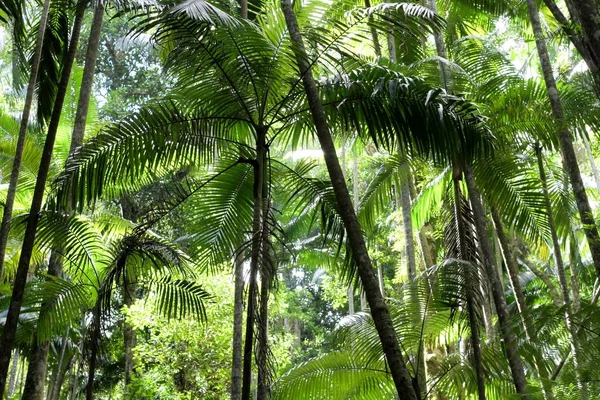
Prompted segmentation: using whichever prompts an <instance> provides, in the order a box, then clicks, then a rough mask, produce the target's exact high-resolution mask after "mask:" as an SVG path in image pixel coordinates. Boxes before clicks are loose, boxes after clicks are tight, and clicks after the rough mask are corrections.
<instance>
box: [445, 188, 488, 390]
mask: <svg viewBox="0 0 600 400" xmlns="http://www.w3.org/2000/svg"><path fill="white" fill-rule="evenodd" d="M453 182H454V219H455V220H456V230H457V231H458V247H459V250H460V258H461V259H463V260H467V261H470V260H468V258H469V256H468V255H467V243H466V240H467V237H466V229H465V226H464V221H463V217H462V209H461V202H462V193H461V191H460V181H459V180H458V179H454V181H453ZM470 281H471V280H470V279H468V280H467V282H470ZM473 290H474V289H471V288H470V287H467V288H466V298H467V314H468V317H469V327H470V329H471V347H472V348H473V349H472V351H473V365H474V367H475V377H476V379H477V398H478V399H479V400H485V398H486V397H485V370H484V369H483V357H482V355H481V337H480V336H479V319H478V318H477V312H476V307H475V296H474V291H473Z"/></svg>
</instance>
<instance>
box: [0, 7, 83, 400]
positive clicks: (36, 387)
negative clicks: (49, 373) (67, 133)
mask: <svg viewBox="0 0 600 400" xmlns="http://www.w3.org/2000/svg"><path fill="white" fill-rule="evenodd" d="M80 13H81V11H80V10H78V15H77V16H78V17H79V18H76V19H75V23H74V27H73V28H74V29H73V32H72V35H71V40H70V43H69V49H68V52H67V56H66V58H65V60H64V65H63V70H62V73H61V78H60V83H59V86H58V90H57V94H56V100H55V102H54V108H53V110H52V116H51V118H50V124H49V125H48V134H47V136H46V142H45V144H44V149H43V152H42V159H41V161H40V167H39V170H38V175H37V180H36V184H35V189H34V193H33V199H32V202H31V209H30V211H29V218H28V219H27V226H26V228H25V235H24V238H23V246H22V248H21V256H20V258H19V263H18V266H17V273H16V276H15V281H14V286H13V293H12V297H11V303H10V306H9V310H8V315H7V317H6V324H5V326H4V331H3V334H2V339H1V341H0V395H2V394H3V393H4V389H5V386H6V373H7V371H8V364H9V363H10V352H11V350H12V347H13V344H14V339H15V333H16V329H17V324H18V320H19V314H20V312H21V302H22V300H23V295H24V292H25V284H26V282H27V274H28V271H29V263H30V261H31V256H32V254H33V248H34V244H35V236H36V231H37V224H38V219H39V212H40V210H41V207H42V202H43V199H44V190H45V187H46V180H47V177H48V172H49V170H50V163H51V161H52V151H53V148H54V141H55V139H56V133H57V131H58V125H59V123H60V116H61V113H62V107H63V104H64V100H65V96H66V93H67V90H68V86H69V77H70V75H71V69H72V67H73V64H74V62H75V54H76V52H77V44H78V43H79V34H80V31H81V20H82V17H83V15H82V14H80ZM40 347H44V344H41V345H40ZM45 347H47V344H46V345H45ZM37 350H39V352H37ZM47 352H48V350H47V348H46V349H43V348H41V349H35V348H34V354H33V355H32V360H33V361H34V363H33V365H32V366H30V369H32V372H31V375H30V376H31V378H29V379H28V380H27V381H28V383H29V384H27V383H26V385H25V389H24V395H26V396H27V398H30V399H37V398H40V396H41V394H40V393H43V390H44V389H43V388H44V385H43V382H44V381H43V379H38V378H44V377H45V370H46V361H45V360H46V358H47ZM42 369H43V371H42ZM42 372H43V376H42ZM28 376H29V373H28Z"/></svg>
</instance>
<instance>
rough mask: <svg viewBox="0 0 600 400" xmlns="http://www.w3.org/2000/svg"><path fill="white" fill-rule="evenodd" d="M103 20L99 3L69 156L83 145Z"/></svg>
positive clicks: (92, 27)
mask: <svg viewBox="0 0 600 400" xmlns="http://www.w3.org/2000/svg"><path fill="white" fill-rule="evenodd" d="M103 19H104V5H103V3H102V2H98V3H97V5H96V8H95V9H94V17H93V19H92V26H91V30H90V36H89V39H88V45H87V51H86V53H85V66H84V67H83V76H82V78H81V87H80V88H79V101H78V102H77V112H76V113H75V123H74V124H73V134H72V135H71V147H70V149H69V155H71V154H73V152H75V150H77V148H78V147H81V145H82V144H83V138H84V135H85V126H86V123H87V117H88V111H89V107H90V98H91V96H92V90H93V88H94V72H95V71H96V60H97V59H98V49H99V47H100V36H101V33H102V21H103Z"/></svg>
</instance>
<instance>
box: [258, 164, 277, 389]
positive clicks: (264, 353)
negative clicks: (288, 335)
mask: <svg viewBox="0 0 600 400" xmlns="http://www.w3.org/2000/svg"><path fill="white" fill-rule="evenodd" d="M265 153H266V152H265ZM263 165H265V169H264V175H263V180H262V200H263V211H262V215H263V218H262V237H261V242H262V254H261V258H262V263H261V264H262V268H261V285H260V305H259V315H258V322H259V330H258V349H257V350H258V352H257V357H256V364H257V366H258V376H257V383H258V388H257V400H268V399H270V398H271V375H272V374H271V368H270V365H269V353H270V350H269V292H270V290H271V280H272V279H273V276H274V274H275V271H276V264H275V259H274V257H272V254H271V250H272V248H271V243H270V241H269V231H270V228H269V225H270V223H269V213H270V208H271V198H270V195H269V186H268V179H267V168H266V165H267V157H266V154H265V158H264V162H263Z"/></svg>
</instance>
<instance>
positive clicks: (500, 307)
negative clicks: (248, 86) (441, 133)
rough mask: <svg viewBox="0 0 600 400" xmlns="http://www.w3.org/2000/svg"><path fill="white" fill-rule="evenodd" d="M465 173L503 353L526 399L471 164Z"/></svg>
mask: <svg viewBox="0 0 600 400" xmlns="http://www.w3.org/2000/svg"><path fill="white" fill-rule="evenodd" d="M464 172H465V178H466V182H467V188H468V190H469V197H470V200H471V206H472V207H473V217H474V218H473V219H474V220H475V229H476V230H477V238H478V239H479V246H480V249H481V255H482V257H481V258H482V261H483V264H484V267H485V270H486V274H487V279H488V281H489V286H490V289H491V291H492V297H493V298H494V304H495V306H496V313H497V314H498V322H499V324H500V330H501V331H502V338H503V339H504V343H503V345H504V350H505V351H506V355H507V357H508V364H509V366H510V371H511V373H512V378H513V383H514V385H515V389H516V390H517V393H518V394H520V395H521V396H522V397H523V398H528V396H527V379H526V378H525V370H524V369H523V364H522V362H521V358H520V356H519V351H518V349H517V346H518V343H517V340H516V337H515V335H514V333H513V332H512V329H511V326H510V316H509V314H508V308H507V306H506V298H505V297H504V287H503V285H502V281H501V280H500V276H498V270H497V269H496V268H495V267H494V265H493V261H492V260H493V253H492V245H491V243H490V239H489V237H488V231H487V226H486V216H485V212H484V210H483V205H482V203H481V197H480V196H479V191H478V190H477V185H476V183H475V177H474V176H473V169H472V167H471V166H466V167H465V170H464Z"/></svg>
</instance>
